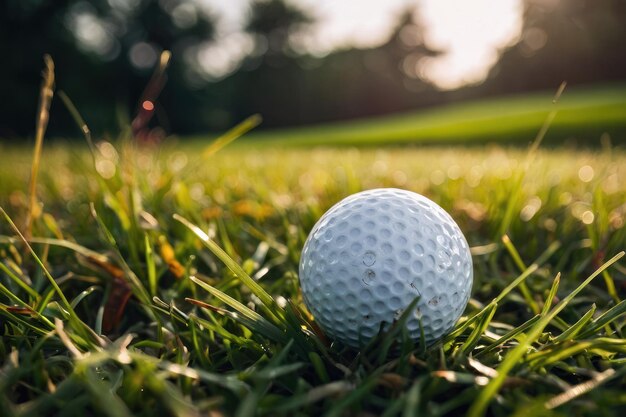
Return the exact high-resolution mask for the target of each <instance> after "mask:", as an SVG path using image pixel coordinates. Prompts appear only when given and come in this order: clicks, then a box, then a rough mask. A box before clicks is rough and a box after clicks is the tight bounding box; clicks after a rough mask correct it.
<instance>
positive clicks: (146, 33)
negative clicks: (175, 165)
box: [0, 0, 214, 136]
mask: <svg viewBox="0 0 626 417" xmlns="http://www.w3.org/2000/svg"><path fill="white" fill-rule="evenodd" d="M0 8H1V11H0V39H1V40H2V41H1V42H0V54H1V56H5V57H10V59H8V60H5V61H4V63H3V65H2V66H1V67H0V73H1V74H2V79H4V80H11V81H12V82H8V83H0V96H2V97H12V100H11V101H8V100H2V101H1V102H0V114H2V115H3V116H2V119H0V135H2V136H11V135H19V136H25V135H28V134H29V133H30V132H32V127H31V126H34V123H33V122H32V120H33V119H34V109H35V107H36V103H37V94H38V87H39V76H38V74H39V71H40V68H41V58H42V56H43V54H44V53H50V54H51V55H52V57H53V59H55V61H56V66H57V83H58V87H59V88H61V89H63V90H65V91H66V92H67V93H68V95H69V96H70V97H71V98H72V99H73V100H74V101H75V102H76V104H77V106H78V108H79V110H80V111H81V112H83V113H85V115H87V116H88V117H87V119H88V120H87V122H88V123H89V124H90V125H91V126H92V128H95V130H96V131H103V130H105V129H111V128H112V127H115V126H117V125H118V124H119V123H116V121H117V120H116V119H119V118H120V117H122V118H129V117H131V116H132V113H133V112H134V111H135V108H136V105H137V100H138V99H139V97H140V96H141V92H142V90H143V88H145V85H146V82H147V79H148V77H149V76H150V74H151V71H152V69H153V67H154V65H155V63H156V62H157V59H158V57H159V55H160V52H161V51H162V50H163V49H169V50H171V51H172V53H173V55H174V58H173V60H172V66H171V68H170V70H169V72H168V74H169V78H170V79H169V84H170V85H169V88H168V94H165V95H164V96H163V97H162V99H161V100H162V101H165V103H164V105H165V107H167V108H168V112H167V115H168V117H169V120H172V123H173V124H174V125H173V126H172V129H174V130H179V129H180V130H183V131H184V130H185V128H186V127H187V126H188V125H187V123H192V124H193V122H194V120H196V119H197V117H198V115H197V114H194V112H193V108H194V107H193V104H194V103H193V101H194V98H195V97H194V96H193V94H190V93H189V88H188V85H189V84H191V83H193V81H194V77H195V78H197V74H196V73H195V72H194V71H197V70H196V69H195V68H196V67H197V65H196V64H197V63H196V62H194V60H195V59H196V58H195V56H196V54H197V51H198V48H199V47H201V46H202V45H203V43H204V42H207V41H210V40H211V38H212V37H213V34H214V24H213V18H212V16H210V15H209V14H207V13H206V12H205V11H204V10H203V9H201V8H200V7H199V5H197V4H196V3H195V2H190V1H184V0H158V1H157V0H92V1H90V2H87V1H81V0H56V1H40V0H5V1H4V2H2V4H1V6H0ZM181 93H182V94H183V96H184V98H183V101H184V102H185V103H187V104H188V107H187V108H185V109H181V108H180V106H178V105H177V104H178V103H177V102H178V99H180V97H179V94H181ZM16 101H17V103H16ZM115 103H117V104H118V105H120V106H121V107H119V108H118V110H117V111H116V110H115V105H114V104H115ZM59 107H60V106H58V103H57V104H56V105H54V106H53V112H54V113H56V114H53V117H52V118H51V123H50V130H51V131H52V133H53V134H54V133H55V131H56V132H67V131H68V130H69V126H70V124H71V123H72V122H71V121H70V120H69V117H68V116H67V114H66V112H59V111H58V110H56V109H58V108H59ZM25 109H33V112H32V113H27V112H25ZM155 110H156V111H157V114H158V115H164V114H165V112H162V111H160V107H159V106H157V107H156V108H155ZM190 110H191V111H190ZM9 123H10V124H9ZM159 123H160V124H162V125H165V126H167V125H168V123H169V122H168V120H166V119H165V117H164V116H161V120H159Z"/></svg>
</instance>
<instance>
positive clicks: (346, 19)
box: [199, 0, 523, 89]
mask: <svg viewBox="0 0 626 417" xmlns="http://www.w3.org/2000/svg"><path fill="white" fill-rule="evenodd" d="M199 1H200V2H201V3H202V5H203V6H206V7H207V9H208V10H210V11H211V12H212V13H213V14H215V15H216V16H217V17H219V19H220V24H219V27H218V40H217V42H215V43H214V44H212V45H208V46H207V47H206V48H205V49H204V50H203V51H202V52H201V53H200V55H199V61H200V64H201V65H202V66H203V69H204V70H205V71H206V72H207V73H208V74H209V75H211V76H213V77H215V78H221V77H223V76H225V75H228V74H229V73H231V72H233V71H235V70H236V69H237V66H238V63H239V62H240V61H241V59H242V58H243V57H244V56H245V55H246V54H248V53H250V52H251V50H252V48H253V44H252V43H251V41H250V39H247V38H246V37H245V36H243V35H242V33H241V28H242V26H243V22H244V20H245V16H246V13H247V10H248V7H249V2H250V0H228V1H224V0H199ZM289 1H290V2H291V3H293V4H295V5H297V6H299V7H301V8H302V9H304V10H306V11H309V12H310V13H311V14H312V15H313V16H314V17H315V18H316V24H315V26H314V27H313V28H312V30H311V33H309V34H308V36H306V37H305V38H304V39H303V40H302V42H301V47H302V48H303V49H304V50H305V51H306V52H308V53H312V54H315V55H324V54H327V53H329V52H331V51H332V50H334V49H336V48H343V47H361V48H366V47H375V46H378V45H381V44H382V43H384V42H385V41H386V40H387V39H388V38H389V35H390V34H391V32H392V30H393V28H394V25H395V23H396V22H397V18H398V16H399V15H400V14H401V13H402V12H403V11H405V10H407V8H409V7H415V8H416V10H418V11H419V18H420V20H421V22H422V24H423V26H424V41H425V42H426V44H427V46H429V47H430V48H432V49H438V50H445V53H444V54H443V55H440V56H438V57H436V58H429V59H427V60H423V61H420V63H419V66H420V67H419V68H416V72H417V73H418V74H420V76H421V77H423V78H425V79H427V80H429V81H431V82H432V83H434V84H435V85H437V86H438V87H439V88H441V89H454V88H458V87H461V86H463V85H467V84H472V83H478V82H480V81H482V80H484V78H485V77H486V76H487V73H488V71H489V69H490V68H491V67H492V66H493V65H494V64H495V63H496V62H497V58H498V50H500V49H503V48H505V47H506V46H508V45H510V44H513V43H515V42H516V41H517V40H518V39H519V37H520V35H521V31H522V13H523V4H522V2H523V0H471V1H469V0H289Z"/></svg>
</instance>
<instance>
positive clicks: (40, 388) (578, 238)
mask: <svg viewBox="0 0 626 417" xmlns="http://www.w3.org/2000/svg"><path fill="white" fill-rule="evenodd" d="M559 114H560V113H559ZM544 116H545V115H544ZM558 117H559V116H558V115H557V118H555V119H554V120H555V121H556V120H558ZM254 123H255V121H254V120H251V121H249V122H248V123H247V124H245V123H244V125H243V126H242V127H240V128H239V129H235V131H234V133H231V134H227V135H225V136H223V137H222V138H220V139H218V140H217V141H216V142H213V143H212V144H206V145H204V146H202V148H200V144H199V143H194V144H191V145H183V144H178V143H176V142H173V141H167V142H166V143H163V144H161V145H159V146H139V145H138V144H137V143H135V142H133V141H130V140H128V139H125V138H124V137H122V138H120V139H119V140H116V141H113V142H108V141H97V142H96V144H95V145H94V146H93V148H91V150H89V149H90V148H89V147H88V146H87V145H85V146H84V147H81V146H77V145H76V144H75V143H74V144H73V145H64V144H62V143H56V144H53V145H46V146H43V148H42V149H43V154H42V157H41V161H40V162H35V163H34V165H33V162H32V161H33V156H32V153H33V150H32V149H27V148H18V147H10V146H6V145H4V146H3V147H2V148H0V152H1V155H2V156H1V159H2V163H1V164H0V178H1V179H2V182H0V207H2V210H0V326H1V333H0V335H1V341H0V415H2V416H3V417H4V416H41V415H72V416H73V415H99V416H100V415H102V416H131V415H139V416H152V415H164V416H165V415H172V416H201V415H209V416H223V415H237V416H252V415H267V416H280V415H288V416H291V415H327V416H343V415H358V416H370V415H382V416H396V415H397V416H418V415H429V416H455V415H470V416H474V417H476V416H484V415H488V416H509V415H528V414H532V415H569V416H602V415H623V413H624V412H625V411H626V396H625V395H624V387H625V383H626V338H625V335H624V324H625V323H626V303H625V302H623V301H621V298H622V297H623V295H624V289H625V282H626V281H625V280H626V267H625V266H624V261H623V258H622V256H623V254H624V253H623V250H624V247H625V246H626V228H625V227H624V222H625V216H626V206H625V205H624V201H626V181H625V178H626V151H625V150H624V149H623V148H621V147H620V146H619V145H617V146H612V145H611V143H610V141H608V140H605V141H603V143H604V146H603V147H600V148H592V149H587V148H556V149H542V148H537V147H535V146H533V147H531V148H530V149H525V148H523V147H521V148H520V147H503V146H501V145H497V144H489V145H484V146H482V147H477V146H473V147H463V146H456V147H446V146H430V147H417V146H414V147H362V148H359V147H302V146H299V147H286V146H280V147H276V146H269V145H268V144H267V143H266V142H259V141H252V142H244V143H243V144H240V145H239V146H236V147H226V148H223V147H224V146H225V145H226V144H228V143H229V142H230V141H231V140H232V139H233V138H235V137H236V136H237V135H238V134H239V133H241V132H242V131H245V130H247V129H248V128H249V127H250V126H251V125H253V124H254ZM540 125H541V122H540V123H539V124H538V125H537V126H535V130H538V129H539V127H540ZM546 126H547V125H546ZM531 137H532V136H531ZM540 137H541V135H540ZM89 143H90V142H89ZM218 151H219V152H218ZM34 160H35V161H37V158H34ZM34 173H36V174H37V175H36V177H37V181H34V182H33V181H31V183H33V184H34V185H33V186H32V187H30V188H29V186H28V179H29V178H33V177H34V175H33V174H34ZM374 187H399V188H405V189H410V190H414V191H417V192H419V193H422V194H424V195H426V196H428V197H430V198H431V199H433V200H434V201H436V202H437V203H439V204H440V205H441V206H443V207H444V208H445V209H446V210H447V211H448V212H450V213H451V215H452V216H453V217H454V218H455V219H456V220H457V222H458V223H459V225H460V226H461V229H462V230H463V231H464V233H465V234H466V236H467V239H468V241H469V243H470V246H471V250H472V255H473V261H474V277H475V279H474V287H473V291H472V298H471V300H470V303H469V305H468V307H467V309H466V311H465V313H464V314H463V316H462V318H461V319H460V320H459V322H458V323H457V325H456V326H455V328H454V329H453V330H452V332H451V333H450V334H449V335H448V336H446V337H445V338H444V339H442V340H440V341H439V342H437V343H435V344H433V345H431V346H424V345H422V344H420V343H413V342H411V341H409V340H407V339H406V337H405V334H404V333H403V332H402V320H403V318H402V317H401V318H400V319H399V321H398V322H397V323H396V325H395V326H393V327H391V329H390V330H389V331H388V332H387V333H382V334H380V335H379V336H378V337H377V338H376V339H375V340H374V341H373V342H372V343H371V344H370V345H368V346H367V347H365V348H364V349H361V350H360V351H354V350H351V349H349V348H347V347H345V346H341V345H340V344H338V343H333V342H332V341H331V340H328V339H327V338H326V337H325V335H324V334H323V332H322V331H321V330H320V329H319V328H318V327H317V326H316V325H315V321H314V319H313V318H312V317H311V316H310V315H309V314H308V313H307V311H306V308H305V307H304V304H303V302H302V297H301V294H300V292H299V286H298V279H297V270H298V260H299V256H300V249H301V248H302V245H303V243H304V240H305V238H306V236H307V233H308V231H309V230H310V229H311V228H312V226H313V224H314V222H315V221H316V220H317V219H318V218H319V217H320V216H321V214H322V213H323V212H324V211H325V210H326V209H328V208H329V207H330V206H331V205H332V204H334V203H335V202H336V201H338V200H339V199H341V198H342V197H344V196H346V195H349V194H351V193H354V192H357V191H359V190H362V189H367V188H374ZM31 190H32V192H31ZM33 201H34V204H33Z"/></svg>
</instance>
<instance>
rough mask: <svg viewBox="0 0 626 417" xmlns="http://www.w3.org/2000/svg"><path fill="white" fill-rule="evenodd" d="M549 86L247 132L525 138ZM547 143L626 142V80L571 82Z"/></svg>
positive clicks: (396, 138)
mask: <svg viewBox="0 0 626 417" xmlns="http://www.w3.org/2000/svg"><path fill="white" fill-rule="evenodd" d="M552 95H553V93H552V92H546V93H536V94H531V95H521V96H511V97H505V98H497V99H490V100H483V101H479V102H462V103H458V104H453V103H451V104H449V105H447V106H441V107H438V108H435V109H431V110H423V111H418V112H413V113H407V114H402V115H393V116H387V117H378V118H371V119H365V120H355V121H350V122H339V123H329V124H326V125H319V126H312V127H306V128H294V129H283V130H276V131H268V132H260V133H252V134H251V135H250V136H249V137H250V138H251V139H254V138H256V139H259V140H264V141H266V142H269V143H271V144H272V145H276V146H284V145H286V144H289V145H300V146H310V145H314V144H315V145H359V146H362V145H369V146H377V145H384V144H406V143H412V144H439V145H441V144H442V143H445V144H482V143H485V142H487V141H490V142H495V141H499V142H502V143H506V144H511V143H521V144H526V143H528V142H529V141H530V140H531V139H532V138H533V137H534V135H535V133H536V130H537V126H539V125H541V123H542V122H543V120H544V119H545V117H546V115H547V114H548V112H549V111H550V110H551V109H552ZM559 109H560V110H559V113H558V115H557V117H556V118H555V120H554V122H553V123H552V125H551V127H550V131H549V132H548V135H547V137H546V141H547V142H549V143H555V144H560V143H563V141H565V140H575V141H576V142H577V143H579V144H590V145H598V144H599V138H600V136H601V135H602V134H603V133H606V134H607V135H608V136H610V137H611V139H612V140H613V141H614V142H615V143H624V142H626V86H624V85H612V86H606V87H600V88H599V87H593V88H586V89H585V88H580V87H579V88H572V89H568V90H567V92H566V94H565V95H563V97H562V98H561V99H560V100H559Z"/></svg>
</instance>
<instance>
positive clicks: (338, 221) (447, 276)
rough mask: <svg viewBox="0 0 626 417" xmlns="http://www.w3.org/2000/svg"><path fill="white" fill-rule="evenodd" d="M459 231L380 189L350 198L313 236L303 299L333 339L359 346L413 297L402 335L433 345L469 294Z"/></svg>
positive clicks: (304, 267) (406, 196) (442, 216)
mask: <svg viewBox="0 0 626 417" xmlns="http://www.w3.org/2000/svg"><path fill="white" fill-rule="evenodd" d="M472 277H473V268H472V257H471V255H470V251H469V246H468V244H467V241H466V240H465V237H464V236H463V233H462V232H461V230H460V229H459V226H458V225H457V224H456V223H455V222H454V220H453V219H452V217H450V215H449V214H448V213H446V211H445V210H444V209H442V208H441V207H440V206H438V205H437V204H436V203H434V202H433V201H431V200H429V199H428V198H426V197H424V196H422V195H420V194H417V193H414V192H411V191H406V190H399V189H393V188H381V189H374V190H369V191H363V192H360V193H357V194H353V195H351V196H349V197H347V198H345V199H344V200H342V201H340V202H339V203H337V204H336V205H335V206H333V207H332V208H331V209H330V210H328V212H326V213H325V214H324V215H323V216H322V217H321V218H320V219H319V221H318V222H317V223H316V224H315V226H314V227H313V230H311V233H310V234H309V237H308V239H307V240H306V242H305V244H304V248H303V250H302V256H301V259H300V285H301V288H302V295H303V297H304V302H305V303H306V305H307V307H308V309H309V311H310V312H311V314H313V317H315V320H316V322H317V323H318V324H319V326H320V327H321V328H322V329H323V330H324V331H325V332H326V334H327V335H328V336H329V337H330V338H331V339H334V340H338V341H341V342H342V343H344V344H346V345H348V346H351V347H355V348H358V347H362V346H363V345H365V344H366V343H367V342H369V341H370V340H371V339H372V338H373V337H374V336H376V334H377V333H378V332H379V330H380V329H381V326H382V328H383V329H386V328H388V327H389V326H390V325H391V324H392V323H393V322H394V321H395V320H397V319H398V318H399V317H400V316H401V315H402V313H403V312H404V311H405V310H406V309H407V308H408V307H409V305H410V304H411V303H412V302H413V301H414V300H415V299H416V298H418V302H417V305H416V307H415V308H414V311H412V312H409V316H408V320H407V321H406V328H407V332H408V335H409V336H410V338H411V339H413V340H414V341H418V340H419V339H420V337H421V336H420V333H421V331H420V326H421V328H422V330H423V334H424V338H425V340H424V341H425V343H426V344H430V343H432V342H434V341H436V340H437V339H439V338H441V337H442V336H443V335H445V334H446V333H447V332H449V331H450V330H451V329H452V327H453V326H454V324H455V322H456V321H457V320H458V319H459V317H460V316H461V314H462V313H463V310H464V309H465V307H466V305H467V302H468V300H469V297H470V291H471V288H472Z"/></svg>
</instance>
